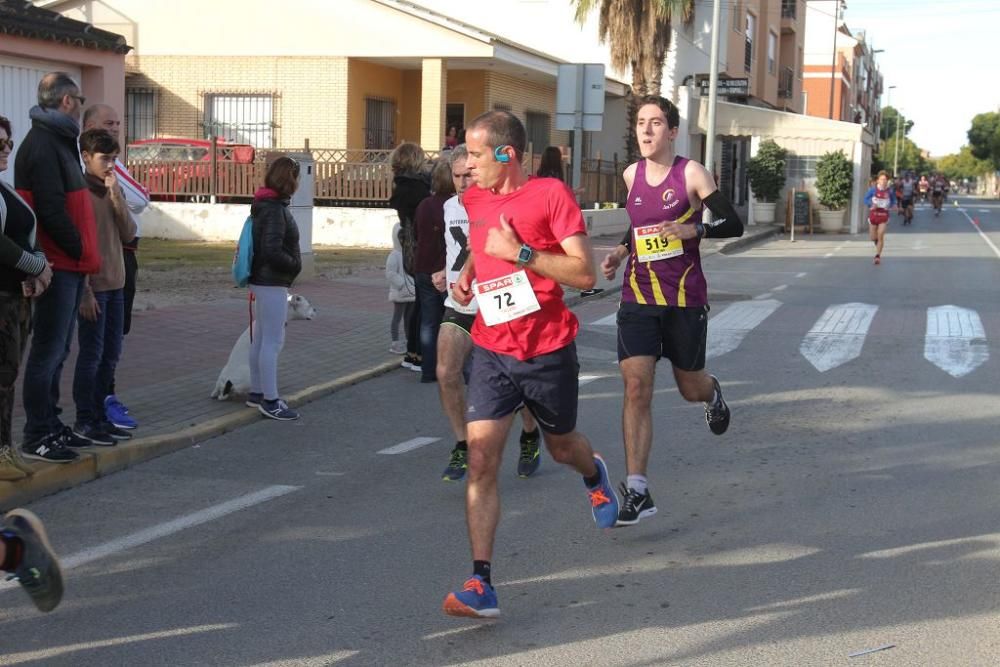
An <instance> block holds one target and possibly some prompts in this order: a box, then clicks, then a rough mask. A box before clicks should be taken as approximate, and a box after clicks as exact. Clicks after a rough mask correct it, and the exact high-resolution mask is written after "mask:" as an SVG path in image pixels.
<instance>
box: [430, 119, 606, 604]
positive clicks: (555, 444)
mask: <svg viewBox="0 0 1000 667" xmlns="http://www.w3.org/2000/svg"><path fill="white" fill-rule="evenodd" d="M465 136H466V147H467V148H468V151H469V159H468V165H469V166H470V167H471V168H472V177H473V180H474V181H475V182H476V187H472V188H469V189H468V190H467V191H466V192H465V195H464V196H463V200H462V201H463V203H464V204H465V208H466V211H467V212H468V214H469V248H470V250H471V255H470V257H469V260H468V262H467V263H466V266H465V268H464V269H463V271H462V273H461V274H460V275H459V278H458V280H457V281H456V283H455V285H454V286H453V287H452V296H453V298H454V299H455V300H456V301H457V302H458V303H460V304H467V303H469V301H470V300H471V299H472V296H473V294H475V296H476V300H477V302H478V303H479V312H478V314H477V315H476V320H475V323H474V324H473V327H472V341H473V344H474V347H473V352H472V366H471V368H470V371H469V375H470V377H469V392H468V399H467V403H468V408H467V414H466V421H467V422H468V425H467V427H468V441H469V443H468V448H469V460H468V466H469V468H468V483H467V487H466V501H465V507H466V520H467V523H468V528H469V542H470V543H471V545H472V558H473V576H472V577H471V578H469V579H468V580H467V581H466V582H465V585H464V587H463V589H462V590H459V591H455V592H453V593H449V594H448V596H447V597H446V598H445V600H444V604H443V608H444V611H445V613H446V614H450V615H452V616H472V617H477V618H482V617H496V616H499V615H500V609H499V606H498V604H497V597H496V592H495V591H494V590H493V586H492V584H491V580H490V561H491V559H492V557H493V539H494V536H495V534H496V528H497V523H498V522H499V519H500V497H499V494H498V493H497V471H498V469H499V467H500V459H501V455H502V453H503V447H504V443H505V442H506V440H507V434H508V431H509V430H510V425H511V421H512V419H513V416H514V411H515V410H516V409H517V408H518V406H520V405H521V404H522V403H524V405H526V406H527V408H528V409H529V410H531V413H532V414H533V415H534V416H535V419H536V420H537V421H538V424H539V426H540V427H541V429H542V430H543V431H544V432H545V445H546V447H547V448H548V450H549V453H550V454H551V456H552V459H553V460H554V461H558V462H559V463H565V464H567V465H569V466H571V467H572V468H574V469H575V470H576V471H577V472H578V473H579V474H580V475H582V476H583V478H584V483H585V485H586V488H587V494H588V498H589V500H590V504H591V508H592V512H593V515H594V521H595V522H596V523H597V525H598V527H601V528H610V527H612V526H614V525H615V521H616V520H617V518H618V499H617V497H616V496H615V492H614V489H613V488H612V487H611V483H610V480H609V476H608V470H607V467H606V466H605V464H604V461H603V460H602V459H601V457H599V456H598V455H596V454H595V453H594V451H593V450H592V449H591V447H590V442H588V440H587V439H586V438H585V437H584V436H583V434H581V433H579V432H577V431H576V413H577V394H578V392H579V368H580V366H579V363H578V362H577V357H576V344H575V343H574V339H575V338H576V334H577V331H578V330H579V328H580V325H579V322H578V321H577V319H576V316H575V315H574V314H573V313H572V312H571V311H570V310H569V309H568V308H567V307H566V304H565V303H564V302H563V291H562V288H561V287H560V286H559V284H560V283H563V284H566V285H570V286H572V287H576V288H578V289H590V288H591V287H593V286H594V283H595V282H596V277H595V274H594V260H593V253H592V251H591V247H590V241H589V240H588V239H587V233H586V224H585V223H584V220H583V215H582V214H581V213H580V208H579V206H578V205H577V203H576V200H575V199H574V198H573V193H572V192H571V191H570V190H569V189H568V188H567V187H566V186H565V185H564V184H563V183H562V182H560V181H559V180H557V179H552V178H534V177H529V176H528V175H527V174H525V172H524V170H523V168H522V167H521V159H522V156H523V154H524V149H525V145H526V143H527V140H526V134H525V131H524V126H523V125H522V124H521V121H519V120H518V119H517V118H516V117H515V116H514V115H513V114H511V113H508V112H506V111H490V112H487V113H485V114H483V115H481V116H479V117H478V118H476V119H475V120H474V121H473V122H472V124H471V125H470V126H469V128H468V130H467V131H466V135H465ZM473 281H475V284H473Z"/></svg>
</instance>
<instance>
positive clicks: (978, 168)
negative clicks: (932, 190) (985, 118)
mask: <svg viewBox="0 0 1000 667" xmlns="http://www.w3.org/2000/svg"><path fill="white" fill-rule="evenodd" d="M937 168H938V170H939V171H941V172H943V173H944V175H945V177H946V178H948V180H955V181H957V180H960V179H963V178H969V179H978V178H980V177H982V175H983V174H988V173H989V172H991V171H993V163H991V162H990V161H989V160H980V159H979V158H977V157H976V156H975V155H973V154H972V147H971V146H962V148H961V150H960V151H959V152H958V153H957V154H955V155H945V156H944V157H943V158H941V159H940V160H938V163H937Z"/></svg>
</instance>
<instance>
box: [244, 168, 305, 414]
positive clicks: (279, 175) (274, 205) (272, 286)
mask: <svg viewBox="0 0 1000 667" xmlns="http://www.w3.org/2000/svg"><path fill="white" fill-rule="evenodd" d="M298 187H299V163H298V162H296V161H295V160H293V159H291V158H288V157H280V158H278V159H277V160H275V161H274V162H272V163H271V166H270V167H268V169H267V175H266V176H265V177H264V187H262V188H260V189H259V190H257V193H256V194H255V195H254V200H253V205H251V207H250V217H252V218H253V263H252V264H251V267H250V293H251V295H252V298H253V300H254V301H255V302H256V304H257V308H256V322H255V323H254V324H253V330H252V331H253V336H251V343H250V395H249V396H248V397H247V405H248V406H249V407H255V408H257V409H258V410H259V411H260V413H261V414H262V415H264V416H265V417H268V418H270V419H277V420H279V421H290V420H292V419H298V418H299V413H298V412H296V411H295V410H293V409H291V408H290V407H288V405H287V404H286V403H285V402H284V401H283V400H281V397H280V396H279V394H278V354H279V353H280V352H281V347H282V345H284V343H285V316H286V314H287V312H288V288H289V287H291V286H292V282H293V281H294V280H295V278H296V276H298V275H299V272H301V271H302V258H301V256H300V255H299V228H298V226H297V225H296V224H295V218H294V217H292V213H291V211H289V210H288V202H289V200H290V199H291V197H292V195H293V194H295V191H296V190H297V189H298Z"/></svg>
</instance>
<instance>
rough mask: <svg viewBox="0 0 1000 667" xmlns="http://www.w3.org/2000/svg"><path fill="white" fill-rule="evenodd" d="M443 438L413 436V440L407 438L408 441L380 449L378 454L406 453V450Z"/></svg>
mask: <svg viewBox="0 0 1000 667" xmlns="http://www.w3.org/2000/svg"><path fill="white" fill-rule="evenodd" d="M440 439H441V438H413V439H412V440H407V441H406V442H401V443H399V444H398V445H393V446H392V447H386V448H385V449H380V450H378V452H376V453H377V454H389V455H392V454H404V453H406V452H410V451H413V450H414V449H418V448H420V447H424V446H426V445H429V444H431V443H432V442H437V441H438V440H440Z"/></svg>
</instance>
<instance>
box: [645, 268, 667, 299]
mask: <svg viewBox="0 0 1000 667" xmlns="http://www.w3.org/2000/svg"><path fill="white" fill-rule="evenodd" d="M650 264H652V262H646V270H647V271H648V272H649V285H650V287H652V288H653V300H654V301H656V305H657V306H669V305H670V304H669V303H667V297H665V296H663V288H662V287H660V279H659V278H657V277H656V272H655V271H653V267H652V266H650Z"/></svg>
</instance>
